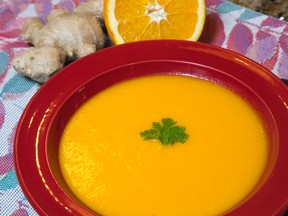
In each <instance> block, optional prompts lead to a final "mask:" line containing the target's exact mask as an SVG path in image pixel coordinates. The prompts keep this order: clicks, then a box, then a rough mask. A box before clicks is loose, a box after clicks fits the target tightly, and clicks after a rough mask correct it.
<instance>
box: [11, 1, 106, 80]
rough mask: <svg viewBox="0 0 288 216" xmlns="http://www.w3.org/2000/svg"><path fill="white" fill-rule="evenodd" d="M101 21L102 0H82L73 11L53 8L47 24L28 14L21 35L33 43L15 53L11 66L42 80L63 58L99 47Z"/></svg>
mask: <svg viewBox="0 0 288 216" xmlns="http://www.w3.org/2000/svg"><path fill="white" fill-rule="evenodd" d="M103 25H104V21H103V0H88V1H87V2H83V3H81V4H79V6H78V7H77V8H76V9H75V10H74V12H73V13H69V12H67V11H65V10H60V9H57V10H53V11H52V12H51V14H50V15H49V16H48V17H47V24H44V23H43V22H42V21H41V20H40V19H38V18H31V19H29V20H27V21H26V22H25V23H24V25H23V32H22V37H23V39H24V41H25V42H27V43H30V44H32V45H34V47H30V48H28V50H27V51H25V52H23V53H22V54H21V55H19V56H16V57H15V58H14V59H13V61H12V66H13V67H14V68H15V70H16V71H18V72H19V73H22V74H23V75H25V76H27V77H30V78H31V79H33V80H35V81H37V82H40V83H44V82H46V81H47V80H48V79H49V78H50V77H51V76H52V75H53V74H55V73H56V72H57V71H59V70H60V69H61V68H63V67H64V65H65V62H67V61H71V60H76V59H78V58H81V57H83V56H86V55H88V54H90V53H93V52H95V51H96V50H99V49H102V48H103V47H104V45H105V41H106V35H105V33H104V31H103V29H102V27H103Z"/></svg>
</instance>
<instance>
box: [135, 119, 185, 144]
mask: <svg viewBox="0 0 288 216" xmlns="http://www.w3.org/2000/svg"><path fill="white" fill-rule="evenodd" d="M161 122H162V125H161V123H160V122H153V123H152V129H150V130H145V131H142V132H141V133H140V135H141V136H142V137H143V138H144V140H150V139H154V140H159V141H160V142H161V143H162V144H163V145H168V144H174V143H175V142H180V143H185V142H186V140H187V139H188V137H189V135H187V134H186V133H185V130H186V128H185V127H180V126H176V124H177V122H175V121H174V120H173V119H171V118H162V119H161Z"/></svg>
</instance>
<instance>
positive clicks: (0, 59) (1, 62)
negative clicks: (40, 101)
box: [0, 51, 9, 74]
mask: <svg viewBox="0 0 288 216" xmlns="http://www.w3.org/2000/svg"><path fill="white" fill-rule="evenodd" d="M8 62H9V54H8V53H7V52H5V51H2V52H0V74H3V73H4V72H5V70H6V68H7V65H8Z"/></svg>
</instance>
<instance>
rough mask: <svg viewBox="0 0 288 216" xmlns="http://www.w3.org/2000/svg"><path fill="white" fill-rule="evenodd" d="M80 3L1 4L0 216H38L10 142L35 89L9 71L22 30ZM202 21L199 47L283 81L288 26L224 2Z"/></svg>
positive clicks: (211, 0)
mask: <svg viewBox="0 0 288 216" xmlns="http://www.w3.org/2000/svg"><path fill="white" fill-rule="evenodd" d="M81 1H82V0H2V1H0V39H1V40H0V215H17V216H24V215H25V216H26V215H37V213H36V212H35V211H34V210H33V208H32V207H31V206H30V204H29V202H28V201H27V199H26V198H25V196H24V195H23V193H22V191H21V188H20V187H19V184H18V181H17V177H16V175H15V169H14V163H13V139H14V135H15V129H16V127H17V123H18V120H19V118H20V116H21V114H22V112H23V110H24V108H25V106H26V105H27V103H28V102H29V100H30V99H31V97H32V96H33V95H34V94H35V92H36V91H37V90H38V89H39V88H40V87H41V85H39V84H38V83H36V82H34V81H31V80H30V79H27V78H25V77H23V76H22V75H19V74H17V72H16V71H15V70H14V69H13V68H12V67H11V60H12V59H13V57H14V56H15V55H17V54H18V53H20V52H22V51H23V50H25V49H27V47H28V45H27V44H26V43H24V42H23V41H22V40H21V36H20V33H21V27H22V24H23V22H24V21H25V20H27V18H28V17H33V16H37V17H40V18H42V19H43V20H45V17H46V16H47V15H48V14H49V13H50V11H51V10H52V9H53V8H62V9H67V10H68V11H72V10H73V8H74V7H75V6H77V5H78V4H79V3H80V2H81ZM206 5H207V18H206V24H205V29H204V32H203V34H202V35H203V36H202V37H201V39H200V41H201V42H204V43H209V44H214V45H216V46H220V47H224V48H227V49H229V50H233V51H235V52H238V53H241V54H243V55H245V56H247V57H249V58H251V59H253V60H255V61H256V62H258V63H260V64H262V65H263V66H265V67H266V68H268V69H269V70H271V71H272V72H273V73H274V74H275V75H276V76H278V77H279V78H282V79H288V23H287V22H284V21H280V20H277V19H275V18H272V17H268V16H265V15H263V14H260V13H256V12H254V11H251V10H248V9H246V8H243V7H241V6H238V5H235V4H233V3H230V2H225V1H223V0H206Z"/></svg>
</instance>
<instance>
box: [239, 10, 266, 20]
mask: <svg viewBox="0 0 288 216" xmlns="http://www.w3.org/2000/svg"><path fill="white" fill-rule="evenodd" d="M259 16H262V14H260V13H257V12H255V11H252V10H248V9H247V10H245V11H244V12H243V13H242V14H241V16H240V17H239V20H249V19H254V18H256V17H259Z"/></svg>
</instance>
